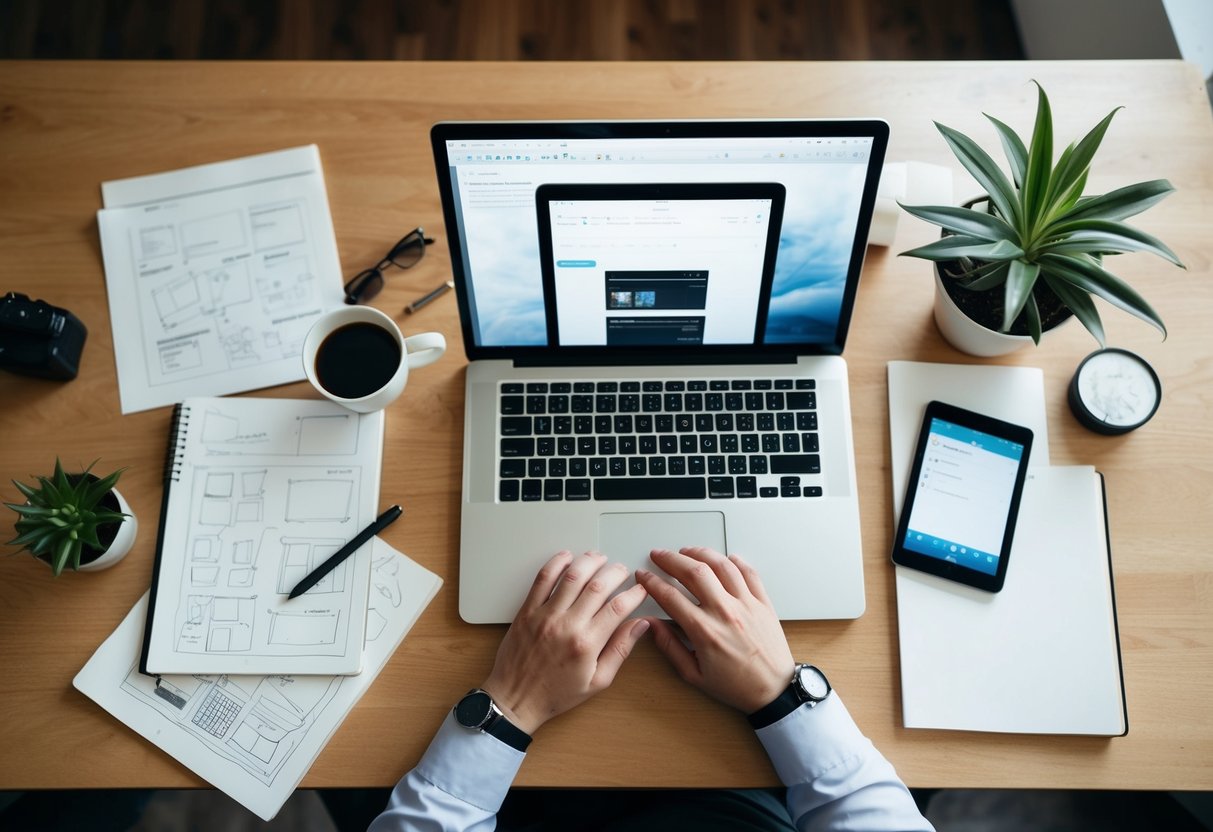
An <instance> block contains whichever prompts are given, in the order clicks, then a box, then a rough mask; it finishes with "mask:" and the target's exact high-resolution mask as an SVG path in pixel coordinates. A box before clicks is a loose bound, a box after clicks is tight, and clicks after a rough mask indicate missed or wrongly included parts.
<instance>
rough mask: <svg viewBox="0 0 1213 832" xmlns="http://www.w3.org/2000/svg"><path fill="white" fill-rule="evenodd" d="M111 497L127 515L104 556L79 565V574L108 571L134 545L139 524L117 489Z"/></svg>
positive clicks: (119, 509)
mask: <svg viewBox="0 0 1213 832" xmlns="http://www.w3.org/2000/svg"><path fill="white" fill-rule="evenodd" d="M112 493H113V495H114V496H115V497H116V498H117V499H118V511H120V512H122V513H123V514H126V515H128V516H127V517H126V518H125V519H124V520H123V521H122V525H120V526H119V527H118V535H117V536H116V537H115V538H114V542H113V543H111V544H110V547H109V548H108V549H106V550H105V554H103V555H102V556H101V557H99V558H97V559H96V560H93V561H89V562H88V563H82V564H80V568H79V569H78V570H77V571H79V572H100V571H101V570H102V569H109V568H110V567H111V566H113V565H114V564H115V563H117V562H118V561H120V560H122V559H123V558H124V557H126V555H127V553H128V552H130V550H131V546H133V545H134V544H135V533H136V532H138V531H139V522H138V520H137V519H136V518H135V515H134V512H132V511H131V507H130V506H129V505H128V504H127V502H126V499H125V498H123V496H122V495H121V494H120V493H119V492H118V489H116V488H115V489H113V492H112Z"/></svg>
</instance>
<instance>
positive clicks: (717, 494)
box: [708, 477, 733, 500]
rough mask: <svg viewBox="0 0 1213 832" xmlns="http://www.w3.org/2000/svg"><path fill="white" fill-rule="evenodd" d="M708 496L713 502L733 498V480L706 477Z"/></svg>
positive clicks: (730, 478)
mask: <svg viewBox="0 0 1213 832" xmlns="http://www.w3.org/2000/svg"><path fill="white" fill-rule="evenodd" d="M708 496H709V497H711V498H712V499H713V500H725V499H730V498H731V497H733V478H732V477H708Z"/></svg>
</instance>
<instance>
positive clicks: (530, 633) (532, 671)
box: [481, 552, 649, 734]
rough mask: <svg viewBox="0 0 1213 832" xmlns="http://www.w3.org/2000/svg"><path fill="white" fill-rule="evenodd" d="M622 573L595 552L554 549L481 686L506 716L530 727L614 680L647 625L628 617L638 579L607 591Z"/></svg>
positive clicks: (640, 592) (637, 595)
mask: <svg viewBox="0 0 1213 832" xmlns="http://www.w3.org/2000/svg"><path fill="white" fill-rule="evenodd" d="M627 578H628V570H627V568H626V567H624V566H623V565H622V564H619V563H614V564H610V565H607V559H606V557H605V556H604V555H601V554H598V553H596V552H587V553H586V554H584V555H579V556H577V557H575V558H574V557H573V556H572V554H571V553H569V552H560V553H559V554H557V555H556V556H555V557H553V558H552V559H551V560H549V561H548V562H547V563H546V564H545V565H544V567H543V568H542V569H541V570H540V571H539V574H538V575H537V576H536V577H535V583H534V585H533V586H532V587H531V591H530V593H529V594H528V595H527V598H526V601H524V602H523V604H522V609H520V610H519V611H518V615H517V616H516V617H515V618H514V623H513V624H512V625H510V629H509V632H507V633H506V634H505V639H504V640H502V642H501V646H500V647H499V648H498V649H497V660H496V662H495V663H494V664H493V672H492V673H490V674H489V678H488V679H487V680H486V681H485V683H484V684H483V685H482V686H481V687H483V688H484V689H485V690H486V691H488V692H489V695H490V696H492V697H493V701H494V702H496V703H497V707H499V708H501V710H502V712H503V713H504V714H505V715H506V717H507V718H509V720H510V722H512V723H514V724H515V725H516V726H518V727H519V728H521V729H522V730H523V731H526V732H527V733H528V734H533V733H535V730H536V729H538V728H539V727H540V726H541V725H543V723H545V722H547V721H548V720H549V719H551V718H552V717H554V716H557V715H559V714H562V713H564V712H565V711H568V710H571V709H573V708H575V707H576V706H578V705H580V704H581V703H582V702H584V701H586V700H587V699H589V698H590V697H591V696H593V695H594V694H596V693H598V692H600V691H603V690H605V689H606V688H607V687H608V686H610V684H611V682H613V681H614V680H615V674H616V673H618V671H619V668H620V667H621V666H622V665H623V662H624V659H626V658H627V657H628V655H629V654H630V653H631V651H632V648H633V647H634V646H635V644H636V642H637V641H639V640H640V637H641V636H643V635H644V633H645V631H646V630H648V628H649V623H648V621H646V620H644V619H629V618H628V616H629V615H631V614H632V613H633V612H635V611H636V608H637V607H639V606H640V604H641V603H642V602H643V601H644V599H645V598H646V597H647V595H648V593H647V592H645V589H644V587H642V586H640V585H636V586H633V587H631V588H630V589H628V590H627V591H626V592H621V593H619V594H618V595H615V596H614V597H611V596H612V593H613V592H614V591H615V590H617V589H618V588H619V586H620V585H621V584H622V583H623V582H624V581H625V580H627Z"/></svg>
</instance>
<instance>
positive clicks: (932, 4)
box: [0, 0, 1023, 60]
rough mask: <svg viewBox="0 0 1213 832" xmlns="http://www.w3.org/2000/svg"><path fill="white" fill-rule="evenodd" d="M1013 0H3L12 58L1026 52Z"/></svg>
mask: <svg viewBox="0 0 1213 832" xmlns="http://www.w3.org/2000/svg"><path fill="white" fill-rule="evenodd" d="M1022 57H1023V50H1022V48H1021V46H1020V42H1019V35H1018V32H1017V31H1016V28H1015V21H1014V18H1013V16H1012V14H1011V11H1010V6H1009V2H1008V0H261V1H260V2H258V1H257V0H243V2H242V1H241V0H0V58H118V59H139V58H161V59H163V58H194V59H197V58H202V59H296V60H317V59H320V60H323V59H426V60H789V59H790V60H865V59H873V60H902V59H908V60H913V59H928V60H931V59H934V60H947V59H980V58H999V59H1014V58H1022Z"/></svg>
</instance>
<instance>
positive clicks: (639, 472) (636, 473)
mask: <svg viewBox="0 0 1213 832" xmlns="http://www.w3.org/2000/svg"><path fill="white" fill-rule="evenodd" d="M647 473H648V465H646V464H645V458H644V457H642V456H634V457H632V458H631V459H629V460H628V475H629V476H632V477H643V476H644V475H645V474H647Z"/></svg>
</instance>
